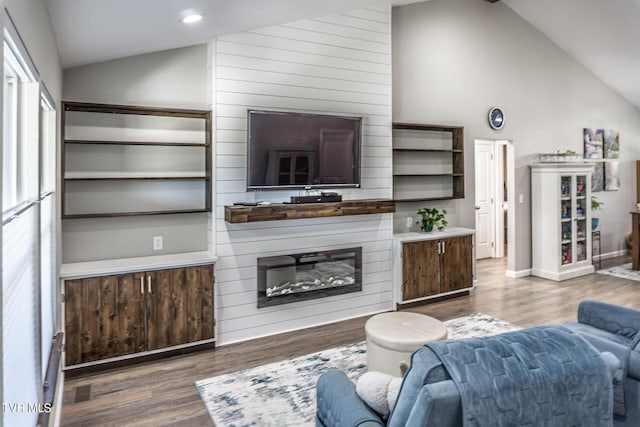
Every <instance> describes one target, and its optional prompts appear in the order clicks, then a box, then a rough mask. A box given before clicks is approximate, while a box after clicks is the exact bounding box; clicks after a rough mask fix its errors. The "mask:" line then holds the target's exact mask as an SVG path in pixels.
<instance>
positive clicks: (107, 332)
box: [65, 265, 214, 366]
mask: <svg viewBox="0 0 640 427" xmlns="http://www.w3.org/2000/svg"><path fill="white" fill-rule="evenodd" d="M65 331H66V365H67V366H72V365H77V364H81V363H87V362H94V361H97V360H102V359H108V358H112V357H118V356H124V355H128V354H133V353H140V352H144V351H150V350H158V349H163V348H167V347H172V346H177V345H183V344H188V343H194V342H198V341H202V340H211V339H213V338H214V314H213V266H212V265H202V266H194V267H184V268H173V269H168V270H158V271H149V272H135V273H125V274H119V275H111V276H101V277H91V278H83V279H74V280H66V281H65Z"/></svg>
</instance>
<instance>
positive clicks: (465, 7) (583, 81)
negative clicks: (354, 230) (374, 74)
mask: <svg viewBox="0 0 640 427" xmlns="http://www.w3.org/2000/svg"><path fill="white" fill-rule="evenodd" d="M496 105H497V106H501V107H502V108H503V110H504V111H505V114H506V122H505V123H506V124H505V127H504V128H503V130H501V131H499V132H495V131H492V130H491V129H490V128H489V125H488V124H487V119H486V117H487V112H488V110H489V108H490V107H492V106H496ZM393 120H394V121H400V122H417V123H432V124H449V125H462V126H464V127H465V194H466V197H465V199H464V200H459V201H451V202H441V203H436V202H433V203H428V204H426V203H422V204H413V205H408V206H405V207H404V208H401V209H400V210H399V213H396V224H397V226H396V229H399V228H401V227H402V224H404V220H403V217H406V216H408V215H414V216H415V211H416V210H417V209H418V208H419V207H422V206H423V205H428V206H430V207H446V208H447V210H448V211H449V212H451V214H450V216H451V219H452V221H450V223H453V224H456V225H461V226H467V227H474V182H473V181H474V179H473V177H474V156H473V140H474V139H476V138H479V139H501V140H504V139H508V140H512V141H513V142H514V146H515V155H516V164H515V175H516V181H515V186H516V194H517V195H520V194H522V195H523V197H524V203H522V204H519V203H517V204H516V212H515V217H516V221H517V224H516V229H515V230H510V232H513V233H514V235H515V236H516V239H517V244H516V247H515V248H514V249H515V250H514V252H515V270H516V271H520V270H526V269H528V268H530V266H531V232H532V231H531V226H530V224H531V214H530V212H531V206H530V171H529V166H528V165H529V164H530V163H532V162H534V161H536V159H537V154H538V153H541V152H547V153H548V152H555V151H556V150H562V151H564V150H575V151H577V152H582V151H583V143H582V129H583V128H584V127H594V128H605V129H616V130H618V131H619V132H620V146H621V153H620V161H621V175H622V188H621V190H620V191H615V192H602V193H596V195H597V197H598V199H599V200H602V201H604V202H605V203H606V205H605V206H604V207H603V209H602V211H601V212H600V213H599V216H600V223H601V225H600V228H601V230H602V251H603V254H604V253H609V252H614V251H618V250H620V249H623V248H624V243H623V235H624V233H625V232H626V231H629V230H630V227H631V223H630V218H629V213H628V212H629V210H630V209H631V208H632V207H633V205H634V204H635V184H634V182H635V169H634V168H635V166H634V162H635V160H636V159H640V145H639V144H637V140H638V139H639V137H640V112H639V111H638V110H637V109H636V108H634V107H633V106H632V105H630V104H629V103H628V102H627V101H626V100H624V99H623V98H622V97H621V96H620V95H619V94H617V93H616V92H614V91H613V90H611V89H610V88H609V87H608V86H606V85H605V84H603V83H602V82H601V81H600V80H598V79H597V78H596V77H595V76H594V75H593V74H592V73H591V72H590V71H589V70H587V69H585V68H584V67H583V66H582V65H580V64H578V63H577V62H576V61H575V60H573V59H572V58H571V57H569V56H568V55H567V54H566V53H565V52H564V51H562V50H560V49H559V48H558V47H557V46H556V45H555V44H553V43H552V42H551V41H550V40H549V39H547V38H546V37H545V36H543V35H542V34H541V33H539V32H538V31H537V30H536V29H534V28H533V27H531V26H530V25H529V24H528V23H527V22H526V21H524V20H523V19H521V18H520V17H519V16H518V15H516V14H515V13H514V12H512V11H511V9H509V8H508V7H507V6H505V5H504V4H502V3H495V4H491V3H488V2H483V1H477V0H459V1H446V0H432V1H428V2H423V3H415V4H412V5H408V6H403V7H398V8H394V9H393Z"/></svg>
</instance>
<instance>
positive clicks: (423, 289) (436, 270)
mask: <svg viewBox="0 0 640 427" xmlns="http://www.w3.org/2000/svg"><path fill="white" fill-rule="evenodd" d="M439 264H440V262H439V258H438V242H437V241H436V240H426V241H422V242H411V243H404V244H403V245H402V276H403V277H402V283H403V290H402V299H403V300H404V301H407V300H411V299H414V298H421V297H425V296H430V295H434V294H437V293H439V292H440V283H439V281H440V266H439Z"/></svg>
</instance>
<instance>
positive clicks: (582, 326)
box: [563, 322, 631, 348]
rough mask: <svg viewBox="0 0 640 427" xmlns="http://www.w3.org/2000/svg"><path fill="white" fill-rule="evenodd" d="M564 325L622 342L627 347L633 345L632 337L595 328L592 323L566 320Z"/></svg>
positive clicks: (580, 331) (582, 332)
mask: <svg viewBox="0 0 640 427" xmlns="http://www.w3.org/2000/svg"><path fill="white" fill-rule="evenodd" d="M563 325H564V326H566V327H567V328H569V329H571V330H573V331H576V332H579V333H581V334H588V335H591V336H596V337H599V338H604V339H605V340H608V341H612V342H614V343H616V344H620V345H622V346H624V347H625V348H629V347H630V346H631V339H629V338H627V337H626V336H624V335H619V334H614V333H612V332H609V331H607V330H604V329H599V328H595V327H593V326H591V325H587V324H584V323H577V322H564V323H563Z"/></svg>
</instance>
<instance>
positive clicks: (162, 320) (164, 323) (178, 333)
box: [147, 269, 187, 350]
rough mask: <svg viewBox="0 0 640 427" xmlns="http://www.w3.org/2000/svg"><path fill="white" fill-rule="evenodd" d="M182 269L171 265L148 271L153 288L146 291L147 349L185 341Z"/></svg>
mask: <svg viewBox="0 0 640 427" xmlns="http://www.w3.org/2000/svg"><path fill="white" fill-rule="evenodd" d="M183 272H184V269H171V270H160V271H156V272H151V273H147V277H151V283H152V292H151V293H148V294H147V349H148V350H155V349H158V348H163V347H169V346H172V345H178V344H183V343H185V342H187V341H186V337H185V333H184V331H185V328H184V323H185V318H184V309H183V302H184V295H183V286H182V282H183V278H182V274H183ZM147 280H148V279H147Z"/></svg>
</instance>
